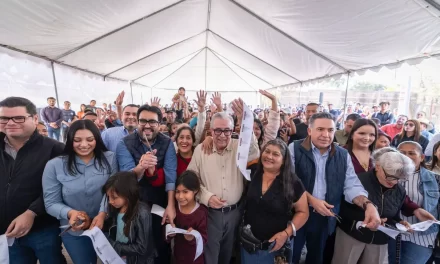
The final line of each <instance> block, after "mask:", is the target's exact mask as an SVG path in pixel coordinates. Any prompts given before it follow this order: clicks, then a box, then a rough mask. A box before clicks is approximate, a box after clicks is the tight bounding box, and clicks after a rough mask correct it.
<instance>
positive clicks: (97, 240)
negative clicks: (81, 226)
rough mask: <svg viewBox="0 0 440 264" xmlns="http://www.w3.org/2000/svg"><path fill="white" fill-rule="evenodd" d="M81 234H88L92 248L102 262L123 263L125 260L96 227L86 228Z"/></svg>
mask: <svg viewBox="0 0 440 264" xmlns="http://www.w3.org/2000/svg"><path fill="white" fill-rule="evenodd" d="M81 236H88V237H89V238H90V239H91V240H92V243H93V248H94V249H95V251H96V254H97V255H98V257H99V258H100V259H101V261H102V263H104V264H125V262H124V261H123V260H122V259H121V257H119V255H118V253H116V251H115V250H114V249H113V247H112V246H111V245H110V243H109V242H108V240H107V238H106V237H105V235H104V233H102V231H101V229H99V228H98V227H96V226H95V227H94V228H93V229H92V230H86V231H84V232H83V233H82V235H81Z"/></svg>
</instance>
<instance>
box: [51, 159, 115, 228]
mask: <svg viewBox="0 0 440 264" xmlns="http://www.w3.org/2000/svg"><path fill="white" fill-rule="evenodd" d="M104 156H105V158H106V159H107V161H108V163H109V164H110V170H107V169H101V168H99V166H98V165H97V164H96V166H95V158H93V159H92V160H90V162H89V163H88V164H85V163H84V162H83V161H82V160H81V159H80V158H78V157H76V158H75V159H76V164H77V167H78V172H77V173H76V175H73V176H72V175H70V174H69V172H68V170H67V158H66V157H57V158H54V159H52V160H50V161H49V162H48V163H47V164H46V167H45V169H44V172H43V195H44V204H45V206H46V211H47V213H48V214H50V215H51V216H53V217H56V218H57V219H59V220H60V223H61V225H67V224H68V223H69V218H68V217H67V213H68V212H69V211H70V210H78V211H85V212H86V213H87V215H88V216H89V217H90V218H91V219H93V218H94V217H95V216H97V215H98V213H99V212H105V211H106V199H105V196H104V194H103V193H102V191H101V189H102V186H104V184H105V183H106V182H107V180H108V178H109V177H110V176H111V175H113V174H114V173H115V172H117V171H118V163H117V160H116V155H115V154H114V153H113V152H110V151H107V152H105V153H104ZM97 167H98V168H97ZM69 233H70V234H72V235H80V234H81V233H82V232H69Z"/></svg>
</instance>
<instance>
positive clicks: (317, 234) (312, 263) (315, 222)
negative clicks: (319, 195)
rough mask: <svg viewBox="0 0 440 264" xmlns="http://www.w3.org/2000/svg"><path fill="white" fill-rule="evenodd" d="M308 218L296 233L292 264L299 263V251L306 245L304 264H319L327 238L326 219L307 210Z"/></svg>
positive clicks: (321, 260)
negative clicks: (308, 212)
mask: <svg viewBox="0 0 440 264" xmlns="http://www.w3.org/2000/svg"><path fill="white" fill-rule="evenodd" d="M309 210H310V216H309V220H308V221H307V223H306V224H305V225H304V226H303V227H302V228H301V229H300V230H298V231H297V232H296V237H295V243H294V246H293V263H299V260H300V259H301V251H302V249H303V247H304V244H307V257H306V264H321V263H322V262H323V255H324V248H325V244H326V241H327V238H328V219H327V217H325V216H322V215H320V214H318V213H314V212H313V208H311V207H310V208H309Z"/></svg>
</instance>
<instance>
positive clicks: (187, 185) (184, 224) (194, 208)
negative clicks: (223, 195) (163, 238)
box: [168, 170, 208, 264]
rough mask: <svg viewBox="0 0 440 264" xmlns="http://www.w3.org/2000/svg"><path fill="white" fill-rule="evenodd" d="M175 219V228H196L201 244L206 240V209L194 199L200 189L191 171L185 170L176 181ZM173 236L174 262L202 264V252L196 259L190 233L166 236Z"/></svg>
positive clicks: (194, 242) (190, 229)
mask: <svg viewBox="0 0 440 264" xmlns="http://www.w3.org/2000/svg"><path fill="white" fill-rule="evenodd" d="M176 186H177V188H176V200H177V208H176V219H174V224H175V225H176V227H177V228H182V229H185V230H188V232H191V231H192V230H197V231H198V232H199V233H200V235H201V236H202V239H203V245H205V244H206V241H207V236H208V235H207V224H206V222H207V219H208V209H206V207H205V206H204V205H201V204H199V203H198V202H197V201H196V195H197V193H198V192H199V191H200V181H199V178H198V177H197V175H196V173H195V172H193V171H190V170H188V171H185V172H184V173H182V175H180V177H178V178H177V181H176ZM171 238H174V263H179V264H186V263H194V264H203V263H205V259H204V257H203V254H202V255H200V256H199V257H198V258H197V259H196V260H194V258H195V254H196V247H197V245H196V241H195V238H194V236H192V235H182V234H177V235H175V236H168V239H171Z"/></svg>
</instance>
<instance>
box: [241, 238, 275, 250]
mask: <svg viewBox="0 0 440 264" xmlns="http://www.w3.org/2000/svg"><path fill="white" fill-rule="evenodd" d="M270 244H272V243H271V242H269V241H267V240H266V241H264V242H261V243H258V244H254V243H251V242H248V241H243V240H242V241H240V245H241V246H243V248H245V249H248V250H249V252H255V251H256V250H269V247H270Z"/></svg>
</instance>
